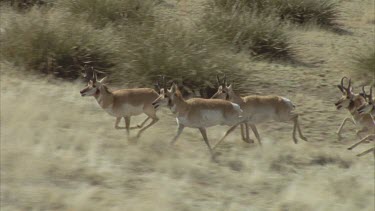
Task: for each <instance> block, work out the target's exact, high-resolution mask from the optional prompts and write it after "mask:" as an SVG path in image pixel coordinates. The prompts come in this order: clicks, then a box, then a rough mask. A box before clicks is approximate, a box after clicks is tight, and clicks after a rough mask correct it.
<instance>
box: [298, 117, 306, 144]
mask: <svg viewBox="0 0 375 211" xmlns="http://www.w3.org/2000/svg"><path fill="white" fill-rule="evenodd" d="M296 119H297V120H296V121H297V129H298V134H299V137H300V138H301V139H302V140H304V141H307V138H306V137H305V136H304V135H303V134H302V130H301V126H300V124H299V121H298V115H297V117H296Z"/></svg>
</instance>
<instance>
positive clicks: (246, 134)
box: [240, 123, 254, 144]
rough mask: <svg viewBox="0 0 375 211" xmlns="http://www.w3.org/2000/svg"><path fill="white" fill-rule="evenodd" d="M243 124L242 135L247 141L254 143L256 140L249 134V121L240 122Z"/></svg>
mask: <svg viewBox="0 0 375 211" xmlns="http://www.w3.org/2000/svg"><path fill="white" fill-rule="evenodd" d="M240 126H241V136H242V140H243V141H244V142H246V143H249V144H250V143H254V140H253V139H251V138H250V136H249V126H248V125H247V123H242V124H240Z"/></svg>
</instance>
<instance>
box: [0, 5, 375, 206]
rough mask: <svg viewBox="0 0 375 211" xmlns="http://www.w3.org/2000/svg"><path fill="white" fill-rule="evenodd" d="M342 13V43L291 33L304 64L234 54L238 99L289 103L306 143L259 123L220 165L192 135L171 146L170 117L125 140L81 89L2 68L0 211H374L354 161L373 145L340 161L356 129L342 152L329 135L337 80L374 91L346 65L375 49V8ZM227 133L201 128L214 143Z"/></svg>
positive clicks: (311, 30)
mask: <svg viewBox="0 0 375 211" xmlns="http://www.w3.org/2000/svg"><path fill="white" fill-rule="evenodd" d="M181 2H182V3H183V1H180V3H179V4H182V3H181ZM195 2H201V1H195ZM359 2H361V4H359ZM191 4H192V3H191ZM341 4H342V10H343V18H342V21H341V22H342V24H343V29H344V33H334V32H330V31H327V30H323V29H318V28H316V27H306V28H303V29H301V28H296V29H295V30H292V31H291V34H292V35H293V36H295V39H294V40H295V41H294V42H295V43H294V44H295V45H296V46H297V47H298V48H299V52H298V56H299V60H300V64H295V65H292V64H277V63H266V62H253V61H251V60H249V59H248V58H246V57H245V56H244V55H238V58H239V59H242V57H243V59H242V63H241V66H242V67H243V69H244V70H245V71H248V72H249V77H248V80H247V81H248V82H247V84H246V87H247V89H246V90H245V91H246V92H247V93H249V94H253V93H259V94H278V95H283V96H285V97H288V98H289V99H291V100H292V101H293V102H294V103H295V104H296V105H297V111H298V112H299V113H300V114H301V119H300V120H301V125H302V130H303V132H304V134H305V136H306V137H307V138H308V139H309V142H304V141H300V142H299V143H298V144H297V145H296V144H294V143H293V141H292V139H291V132H292V125H291V124H286V123H274V122H270V123H264V124H261V125H259V126H258V130H259V132H260V135H261V136H262V137H263V146H261V147H260V146H259V145H258V144H252V145H249V144H247V143H244V142H242V141H241V140H240V137H239V134H238V133H237V134H232V135H230V136H229V137H228V139H227V140H226V141H225V142H224V143H223V144H222V145H220V146H219V147H218V149H217V150H218V152H219V156H218V158H217V159H218V161H217V162H213V161H212V160H211V159H210V156H209V153H208V151H207V149H206V147H205V144H204V143H203V141H202V138H201V136H200V134H199V132H198V131H197V130H194V129H186V130H185V131H184V133H183V134H182V136H181V138H180V140H179V141H178V142H177V143H176V145H175V146H173V147H171V146H169V145H168V143H169V141H170V139H171V138H172V136H173V135H174V134H175V131H176V123H175V120H174V117H173V116H172V115H171V113H170V112H169V111H168V110H166V109H163V110H161V111H160V112H159V117H160V118H161V120H160V122H158V123H157V125H155V126H154V127H152V128H150V129H149V130H148V131H146V132H145V133H144V135H143V136H142V137H141V138H140V139H139V140H138V141H137V142H134V141H129V140H128V138H127V136H126V134H125V131H123V130H115V129H114V128H113V125H114V118H112V117H110V116H109V115H107V114H106V113H105V112H104V111H102V110H101V109H100V108H99V106H98V105H97V104H96V102H95V100H94V99H93V98H82V97H81V96H80V95H79V90H80V89H81V88H82V87H83V86H84V85H83V84H82V83H81V82H79V81H77V82H76V83H68V82H62V81H56V80H51V79H45V78H42V79H41V77H40V76H33V75H27V76H25V75H22V76H21V75H20V74H19V73H18V72H17V71H15V69H16V68H15V67H13V66H12V65H10V64H8V63H5V62H3V63H1V210H2V211H5V210H305V211H308V210H327V211H332V210H340V211H341V210H348V211H353V210H374V206H375V204H374V194H375V190H374V185H375V184H374V157H373V156H372V155H368V156H365V157H361V158H357V157H356V156H355V154H356V153H358V152H361V151H363V150H365V149H367V148H369V147H370V146H371V145H370V144H364V145H363V146H359V147H357V148H356V149H355V150H354V151H348V150H346V148H347V147H348V146H349V145H350V144H352V143H354V142H355V141H357V138H356V136H355V132H354V131H355V127H354V126H351V125H348V126H347V127H346V129H345V130H344V134H343V135H344V136H345V137H344V139H343V140H341V141H338V139H337V135H336V134H335V131H336V130H337V128H338V126H339V125H340V123H341V121H342V120H343V119H344V118H345V117H346V116H347V115H348V113H347V112H346V111H344V110H343V111H337V110H336V109H335V107H334V105H333V103H334V102H335V101H336V100H337V99H338V98H339V97H340V93H339V90H338V89H337V88H336V87H335V85H336V84H337V83H338V82H339V80H340V78H341V77H342V76H344V75H348V76H352V77H353V78H355V79H356V80H355V84H354V85H355V88H356V89H355V91H358V87H359V86H360V85H362V84H365V83H366V82H368V81H371V78H370V79H369V78H368V77H364V76H356V75H355V74H354V72H353V71H352V69H351V67H352V66H351V65H352V64H351V63H350V57H351V53H352V52H355V51H356V49H358V48H360V47H362V46H363V45H366V44H369V43H374V41H375V40H374V39H375V38H374V33H375V32H374V24H373V22H372V20H374V14H373V12H372V11H373V10H372V9H371V8H374V3H373V2H372V1H359V0H356V1H342V2H341ZM188 5H189V4H188ZM192 5H193V6H196V5H197V4H192ZM184 8H185V9H186V11H185V10H184V11H183V12H182V13H184V14H189V7H188V6H187V7H184ZM194 11H195V10H194ZM143 118H144V117H143V116H140V117H136V118H133V119H132V123H133V124H135V123H138V122H140V121H141V120H143ZM225 129H226V127H212V128H209V129H208V135H209V138H210V140H211V142H212V143H214V142H215V141H217V140H218V138H219V137H221V136H222V135H223V133H224V132H223V131H224V130H225ZM237 132H239V130H237ZM135 134H136V132H135V131H132V133H131V137H133V136H134V135H135ZM131 139H132V138H131Z"/></svg>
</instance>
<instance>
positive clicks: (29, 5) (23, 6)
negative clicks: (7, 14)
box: [0, 0, 53, 10]
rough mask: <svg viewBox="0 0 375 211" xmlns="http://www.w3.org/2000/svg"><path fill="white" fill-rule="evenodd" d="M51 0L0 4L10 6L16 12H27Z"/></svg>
mask: <svg viewBox="0 0 375 211" xmlns="http://www.w3.org/2000/svg"><path fill="white" fill-rule="evenodd" d="M52 1H53V0H0V4H2V5H7V6H10V7H12V8H14V9H17V10H27V9H30V8H32V7H34V6H44V5H47V4H50V3H51V2H52Z"/></svg>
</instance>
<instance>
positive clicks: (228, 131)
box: [212, 124, 239, 149]
mask: <svg viewBox="0 0 375 211" xmlns="http://www.w3.org/2000/svg"><path fill="white" fill-rule="evenodd" d="M238 125H239V124H235V125H233V126H232V127H230V128H229V130H227V132H226V133H225V135H224V136H223V137H222V138H221V139H220V140H219V141H218V142H217V143H216V144H215V145H214V147H213V148H212V149H215V148H216V147H217V146H218V145H219V144H220V142H222V141H223V140H224V139H225V137H227V136H228V135H229V133H231V132H232V131H233V130H234V129H236V127H237V126H238Z"/></svg>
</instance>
